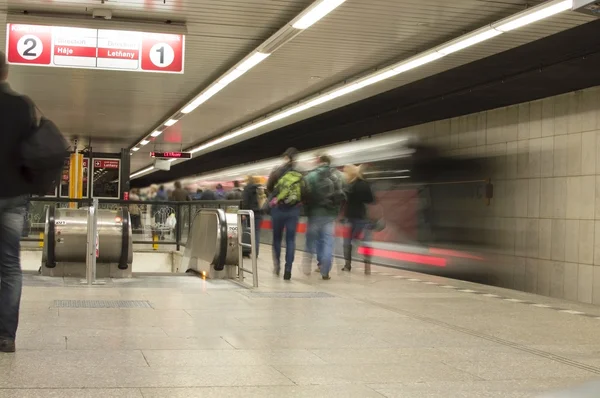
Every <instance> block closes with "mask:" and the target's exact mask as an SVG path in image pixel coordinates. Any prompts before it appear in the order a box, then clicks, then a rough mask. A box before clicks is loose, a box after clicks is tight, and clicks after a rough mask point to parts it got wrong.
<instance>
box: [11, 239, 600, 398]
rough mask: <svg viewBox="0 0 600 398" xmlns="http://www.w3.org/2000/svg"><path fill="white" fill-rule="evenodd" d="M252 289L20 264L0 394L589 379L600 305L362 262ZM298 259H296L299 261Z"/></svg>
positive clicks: (387, 392)
mask: <svg viewBox="0 0 600 398" xmlns="http://www.w3.org/2000/svg"><path fill="white" fill-rule="evenodd" d="M268 258H270V247H268V246H263V248H262V256H261V259H260V261H259V266H260V273H259V283H260V287H259V288H258V289H253V290H250V289H246V288H244V287H242V286H239V285H238V284H235V283H233V282H230V281H224V280H217V281H205V280H202V279H200V278H198V277H195V276H136V277H134V278H132V279H129V280H109V281H107V284H106V285H104V286H93V287H87V286H81V285H80V282H79V280H75V279H59V278H48V277H41V276H38V275H31V274H27V275H25V277H24V279H25V287H24V291H23V299H22V313H21V326H20V330H19V336H18V342H17V344H18V346H17V353H16V354H0V396H1V397H3V398H24V397H53V398H54V397H56V398H58V397H67V398H71V397H72V398H96V397H98V398H100V397H102V398H104V397H114V398H125V397H127V398H130V397H131V398H134V397H136V398H140V397H145V398H167V397H180V398H193V397H203V398H206V397H232V396H236V397H253V398H254V397H310V398H315V397H344V398H346V397H357V398H358V397H360V398H363V397H364V398H370V397H402V398H408V397H410V398H414V397H428V398H438V397H439V398H442V397H443V398H449V397H461V398H475V397H477V398H484V397H537V396H540V394H544V393H546V392H548V391H556V390H559V389H561V388H565V387H569V386H572V385H578V384H581V383H583V382H586V381H590V380H595V379H600V340H599V339H598V330H599V327H600V308H598V307H594V306H587V305H583V304H577V303H569V302H566V301H560V300H556V299H551V298H547V297H541V296H536V295H532V294H527V293H522V292H516V291H512V290H504V289H501V288H495V287H488V286H482V285H476V284H472V283H467V282H461V281H456V280H450V279H444V278H439V277H435V276H430V275H423V274H416V273H412V272H407V271H402V270H397V269H390V268H383V267H374V269H373V271H374V272H373V274H372V275H370V276H365V275H364V274H363V270H362V269H361V268H360V266H357V267H355V268H354V269H353V271H352V273H351V274H347V273H342V272H341V271H340V270H339V268H338V271H336V270H333V271H332V274H331V275H332V279H331V280H330V281H323V280H322V279H321V278H320V276H319V275H318V274H316V273H313V274H312V275H310V276H308V277H307V276H305V275H304V274H302V272H301V267H298V266H297V267H296V269H295V270H294V273H293V279H292V281H291V282H285V281H283V280H282V279H281V278H276V277H275V276H274V275H273V274H272V273H271V269H270V268H271V263H270V261H267V259H268ZM299 263H300V261H298V264H299Z"/></svg>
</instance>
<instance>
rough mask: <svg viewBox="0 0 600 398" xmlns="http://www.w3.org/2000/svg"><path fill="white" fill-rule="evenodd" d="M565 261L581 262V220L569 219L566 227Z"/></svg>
mask: <svg viewBox="0 0 600 398" xmlns="http://www.w3.org/2000/svg"><path fill="white" fill-rule="evenodd" d="M565 231H566V232H565V261H566V262H569V263H578V262H579V220H567V221H566V229H565Z"/></svg>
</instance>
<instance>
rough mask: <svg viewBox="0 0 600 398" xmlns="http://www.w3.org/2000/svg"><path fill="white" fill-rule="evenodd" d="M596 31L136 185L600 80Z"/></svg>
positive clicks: (537, 45) (570, 34)
mask: <svg viewBox="0 0 600 398" xmlns="http://www.w3.org/2000/svg"><path fill="white" fill-rule="evenodd" d="M599 31H600V20H596V21H593V22H590V23H587V24H584V25H581V26H578V27H576V28H572V29H569V30H566V31H563V32H561V33H557V34H555V35H552V36H549V37H546V38H544V39H540V40H537V41H535V42H532V43H529V44H526V45H523V46H521V47H517V48H514V49H512V50H509V51H505V52H503V53H500V54H496V55H493V56H491V57H488V58H485V59H482V60H479V61H475V62H472V63H470V64H467V65H464V66H461V67H458V68H454V69H451V70H448V71H446V72H443V73H440V74H437V75H435V76H432V77H429V78H425V79H422V80H419V81H416V82H414V83H410V84H407V85H404V86H401V87H398V88H396V89H393V90H390V91H387V92H385V93H381V94H379V95H376V96H373V97H371V98H368V99H364V100H362V101H359V102H356V103H353V104H350V105H347V106H345V107H342V108H338V109H335V110H332V111H330V112H327V113H323V114H321V115H318V116H315V117H312V118H310V119H306V120H303V121H300V122H297V123H294V124H292V125H289V126H286V127H282V128H279V129H276V130H274V131H271V132H269V133H266V134H263V135H261V136H260V137H256V138H254V139H251V140H249V141H246V142H242V143H238V144H235V145H232V146H229V147H227V148H223V149H220V150H218V151H215V152H212V153H209V154H206V155H204V156H202V157H200V158H196V159H192V160H190V161H188V162H185V163H182V164H179V165H176V166H174V167H173V168H172V169H171V171H170V172H155V173H152V174H148V175H146V176H144V177H141V178H139V179H136V180H134V181H133V184H134V185H135V186H137V187H144V186H148V185H150V184H154V183H163V182H170V181H174V180H177V179H183V178H185V177H189V176H193V175H204V174H206V173H211V172H213V171H215V170H231V167H232V166H236V165H241V164H248V163H251V162H256V161H259V160H263V159H272V158H275V157H279V156H280V154H281V153H283V151H284V150H285V149H286V148H288V147H290V146H294V147H296V148H298V149H299V150H301V151H306V150H310V149H313V148H319V147H324V146H328V145H332V144H335V143H340V142H346V141H349V140H353V139H358V138H361V137H365V136H369V135H374V134H379V133H383V132H388V131H393V130H399V129H404V128H410V127H411V126H417V125H420V124H423V123H427V122H431V121H435V120H441V119H446V118H450V117H456V116H461V115H467V114H472V113H476V112H480V111H485V110H489V109H494V108H498V107H503V106H508V105H513V104H518V103H522V102H527V101H532V100H536V99H540V98H546V97H549V96H554V95H558V94H562V93H566V92H571V91H575V90H580V89H584V88H588V87H593V86H600V35H598V34H597V32H599ZM599 100H600V99H599ZM415 128H416V129H418V127H415ZM407 131H409V132H411V131H412V130H410V129H409V130H407ZM414 132H415V133H417V132H418V131H414ZM226 173H229V171H226Z"/></svg>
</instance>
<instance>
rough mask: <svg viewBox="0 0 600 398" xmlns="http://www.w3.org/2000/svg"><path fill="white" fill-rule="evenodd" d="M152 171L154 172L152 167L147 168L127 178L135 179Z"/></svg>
mask: <svg viewBox="0 0 600 398" xmlns="http://www.w3.org/2000/svg"><path fill="white" fill-rule="evenodd" d="M152 170H154V166H150V167H147V168H145V169H142V170H140V171H137V172H135V173H133V174H132V175H130V176H129V178H135V177H137V176H139V175H142V174H144V173H148V172H149V171H152Z"/></svg>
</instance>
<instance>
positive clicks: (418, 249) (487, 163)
mask: <svg viewBox="0 0 600 398" xmlns="http://www.w3.org/2000/svg"><path fill="white" fill-rule="evenodd" d="M319 153H327V154H329V155H330V156H331V157H332V158H333V164H332V166H335V167H340V168H342V167H343V166H344V165H347V164H356V165H362V170H363V173H364V177H365V179H366V180H367V181H369V182H370V183H371V187H372V189H373V192H374V195H375V197H376V203H375V204H374V205H373V206H371V209H369V210H370V211H371V212H377V213H378V217H381V218H382V219H383V221H384V228H383V230H381V231H378V232H375V233H373V235H372V239H371V242H365V243H364V244H360V245H354V253H353V262H354V263H355V265H356V264H360V262H361V261H362V256H363V255H364V254H370V255H371V256H372V262H373V263H374V264H381V265H388V266H395V267H401V268H406V269H411V270H416V271H419V272H427V273H433V274H438V275H443V276H451V277H456V278H461V279H469V280H474V281H478V282H488V283H493V281H490V280H486V279H488V278H489V277H490V273H489V272H488V271H489V270H488V267H486V263H487V262H488V261H490V260H491V259H490V256H489V253H490V252H492V250H491V249H492V247H491V246H492V245H491V243H493V242H490V240H489V239H488V238H489V236H490V234H489V233H488V232H486V230H485V227H484V225H485V222H484V218H485V217H486V214H487V213H489V212H490V210H489V205H490V203H491V200H492V196H493V185H492V182H491V181H490V180H489V175H490V172H491V171H490V170H491V159H489V158H484V157H455V156H448V155H446V154H444V153H443V152H442V151H440V150H438V149H437V148H435V147H434V146H431V145H427V144H423V143H420V142H419V141H417V140H416V139H415V138H414V137H411V136H406V135H400V134H397V133H390V134H386V135H382V136H378V137H374V138H368V139H362V140H357V141H352V142H348V143H343V144H339V145H334V146H330V147H326V148H319V149H316V150H312V151H309V152H305V153H301V154H300V155H299V157H298V162H297V167H298V168H299V169H300V170H301V171H308V170H310V169H311V168H313V167H314V166H315V159H316V156H317V155H318V154H319ZM280 162H281V160H280V159H269V160H265V161H261V162H257V163H253V164H247V165H244V166H238V167H234V168H230V169H225V170H221V171H218V172H214V173H211V174H206V175H200V176H197V177H193V178H190V179H187V180H186V181H184V183H185V184H186V185H188V186H190V185H192V186H194V185H196V186H200V187H202V186H210V185H215V184H217V183H221V184H224V185H225V184H226V183H229V184H230V183H231V181H235V180H244V179H245V177H246V176H248V175H253V176H262V177H267V176H268V175H269V173H270V172H271V171H272V170H273V168H274V167H276V166H277V165H279V164H280ZM270 227H271V222H270V220H269V218H268V217H265V219H264V220H263V224H262V229H263V233H262V234H261V242H262V243H271V239H272V235H271V234H270V233H266V231H265V230H268V229H270ZM305 232H306V219H305V218H304V217H302V218H301V221H300V224H299V226H298V238H297V243H296V244H297V246H296V247H297V248H298V249H299V250H303V249H304V243H305V236H304V233H305ZM347 233H348V228H347V225H345V224H344V223H343V220H340V222H338V225H337V228H336V237H337V239H336V249H335V254H336V256H339V257H341V256H342V253H343V237H344V236H345V235H346V234H347ZM340 263H341V262H340Z"/></svg>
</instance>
